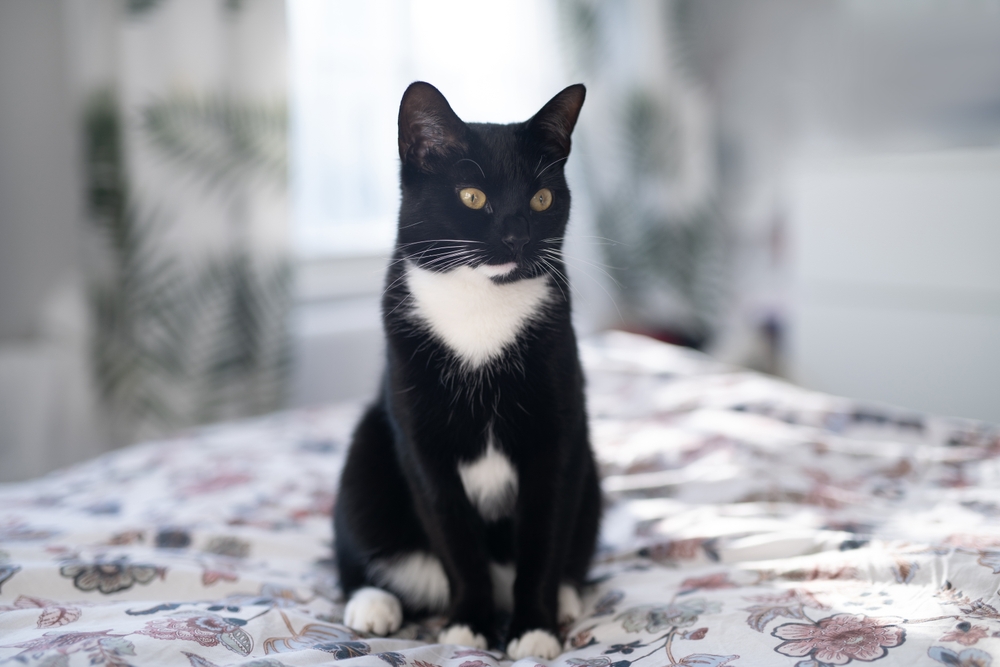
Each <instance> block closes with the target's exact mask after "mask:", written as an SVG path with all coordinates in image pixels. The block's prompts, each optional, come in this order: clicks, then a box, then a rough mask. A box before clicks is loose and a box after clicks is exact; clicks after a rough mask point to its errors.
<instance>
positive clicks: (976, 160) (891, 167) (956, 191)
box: [788, 150, 1000, 422]
mask: <svg viewBox="0 0 1000 667" xmlns="http://www.w3.org/2000/svg"><path fill="white" fill-rule="evenodd" d="M794 174H795V176H794V178H793V179H792V181H791V187H790V193H791V200H790V207H789V222H790V234H791V249H792V266H791V286H792V289H791V294H790V297H791V299H790V322H789V329H790V331H789V334H790V335H789V351H788V352H789V356H788V360H789V374H790V375H791V377H792V379H793V380H795V381H796V382H799V383H801V384H803V385H805V386H808V387H813V388H816V389H820V390H823V391H828V392H833V393H838V394H843V395H847V396H855V397H859V398H867V399H873V400H877V401H883V402H888V403H894V404H898V405H902V406H907V407H912V408H917V409H922V410H930V411H933V412H937V413H944V414H953V415H958V416H964V417H975V418H980V419H988V420H991V421H995V422H1000V151H997V150H991V151H987V150H982V151H962V152H947V153H944V152H942V153H925V154H912V155H892V156H875V157H863V158H850V159H839V160H828V161H821V162H809V163H803V164H801V165H800V166H799V167H798V168H797V169H796V170H795V171H794Z"/></svg>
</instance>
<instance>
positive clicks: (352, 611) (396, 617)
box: [344, 586, 403, 635]
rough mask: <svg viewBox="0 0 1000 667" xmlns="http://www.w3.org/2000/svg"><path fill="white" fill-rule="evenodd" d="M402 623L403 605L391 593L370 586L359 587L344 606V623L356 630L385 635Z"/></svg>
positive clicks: (397, 628)
mask: <svg viewBox="0 0 1000 667" xmlns="http://www.w3.org/2000/svg"><path fill="white" fill-rule="evenodd" d="M402 624H403V605H401V604H400V603H399V598H397V597H396V596H395V595H393V594H392V593H389V592H387V591H383V590H382V589H381V588H373V587H371V586H369V587H366V588H360V589H358V590H357V591H355V592H354V595H352V596H351V601H350V602H348V603H347V606H346V607H345V608H344V625H346V626H347V627H349V628H351V629H353V630H357V631H358V632H372V633H374V634H376V635H387V634H389V633H392V632H395V631H396V630H399V626H400V625H402Z"/></svg>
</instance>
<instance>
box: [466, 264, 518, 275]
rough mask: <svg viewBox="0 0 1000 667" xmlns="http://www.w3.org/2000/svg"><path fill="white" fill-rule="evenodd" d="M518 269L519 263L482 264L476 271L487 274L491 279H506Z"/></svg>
mask: <svg viewBox="0 0 1000 667" xmlns="http://www.w3.org/2000/svg"><path fill="white" fill-rule="evenodd" d="M516 269H517V262H507V263H506V264H480V265H479V266H477V267H476V271H479V272H480V273H485V274H486V275H487V276H489V277H490V278H504V277H506V276H509V275H510V274H511V273H513V272H514V271H515V270H516Z"/></svg>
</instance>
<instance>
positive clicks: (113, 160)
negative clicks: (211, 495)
mask: <svg viewBox="0 0 1000 667" xmlns="http://www.w3.org/2000/svg"><path fill="white" fill-rule="evenodd" d="M51 14H52V16H51V17H46V19H45V20H47V21H49V23H51V22H52V21H53V20H56V21H58V22H59V25H58V26H55V28H56V30H54V31H53V30H49V33H48V34H51V35H54V36H55V40H56V41H54V42H53V43H52V44H51V45H50V46H51V48H54V49H57V50H58V52H59V53H60V54H61V57H60V59H59V64H58V69H59V74H60V83H59V85H60V86H61V87H63V88H65V90H63V91H62V92H61V96H62V99H63V100H65V101H66V103H67V105H68V107H69V109H70V111H69V113H68V114H64V115H66V116H67V118H66V119H65V120H68V122H69V124H70V127H71V131H70V133H69V134H68V135H67V136H69V137H70V140H71V141H73V138H74V137H75V141H73V143H74V144H75V145H74V146H73V147H72V148H70V149H65V147H64V146H63V145H62V144H65V141H63V142H62V144H60V146H61V148H60V150H63V151H64V153H65V155H67V156H73V157H74V158H75V160H74V162H75V163H76V166H77V169H76V171H75V172H74V175H75V178H69V179H65V182H63V183H62V184H61V187H63V188H74V189H76V194H75V196H76V201H78V202H79V206H78V208H79V209H80V210H79V211H77V212H76V213H75V214H71V215H64V216H62V217H61V218H60V220H59V222H58V226H59V227H60V230H61V231H64V232H67V233H71V235H72V238H74V239H75V244H74V245H75V247H74V249H73V252H72V253H71V257H70V258H69V260H67V261H68V263H69V264H72V265H73V270H72V271H71V272H70V275H71V276H72V279H71V280H69V281H68V282H69V285H68V287H67V288H66V289H64V290H63V292H62V293H61V296H59V297H58V298H55V297H53V298H52V299H50V301H51V304H50V305H49V306H47V309H48V311H52V312H51V314H49V315H47V316H46V317H47V319H46V320H45V321H46V322H50V324H47V325H46V326H45V327H42V328H40V329H39V330H38V331H39V333H38V337H39V340H44V341H45V345H44V346H43V347H44V349H45V350H46V351H45V352H40V353H39V354H40V358H43V359H44V362H40V363H42V365H44V366H45V367H47V368H48V367H52V368H49V371H48V375H50V376H52V377H54V378H56V380H55V381H52V382H47V383H43V384H44V387H42V388H40V389H39V390H38V391H37V392H36V394H37V396H35V397H34V398H31V399H28V398H25V397H21V398H20V401H21V404H22V405H27V404H29V403H30V406H29V407H30V410H28V411H27V412H26V411H23V410H19V412H21V413H22V414H21V415H20V417H19V418H20V422H19V423H20V427H19V428H15V429H7V430H6V431H5V434H4V435H3V436H2V438H3V440H4V442H3V443H2V446H0V452H2V453H3V464H4V465H3V466H0V467H2V468H3V472H2V473H0V477H2V478H7V479H12V478H17V477H24V476H28V475H30V474H35V473H38V472H42V471H44V470H46V469H50V468H52V467H54V466H56V465H61V464H65V463H69V462H72V461H75V460H80V459H82V458H86V457H87V456H90V455H92V454H93V453H95V452H96V451H100V450H102V449H106V448H109V447H111V446H115V445H121V444H125V443H128V442H133V441H136V440H138V439H142V438H147V437H153V436H157V435H160V434H165V433H169V432H171V431H174V430H176V429H178V428H183V427H186V426H189V425H193V424H197V423H204V422H207V421H213V420H216V419H220V418H227V417H233V416H242V415H249V414H257V413H261V412H264V411H268V410H273V409H275V408H277V407H280V406H281V405H283V404H284V401H285V393H286V387H287V375H288V367H289V342H288V332H287V314H288V311H289V301H290V298H289V282H290V281H289V262H288V258H287V251H288V243H287V240H286V238H287V233H288V230H287V222H286V218H287V215H286V195H285V190H286V171H287V159H286V152H287V149H286V143H287V141H286V135H287V130H286V127H287V112H286V102H285V100H286V80H287V74H286V68H287V56H286V52H287V38H286V26H285V4H284V2H283V1H282V0H62V2H60V3H58V11H55V12H51ZM35 27H37V26H36V24H31V25H28V24H27V23H25V25H24V26H23V29H25V30H28V29H35ZM49 27H50V28H51V27H52V26H49ZM32 67H33V64H32V63H30V62H26V63H25V64H24V65H23V67H22V69H23V70H24V71H26V72H29V73H31V74H34V75H36V76H42V73H40V72H35V71H34V70H32V69H31V68H32ZM46 85H52V84H46ZM60 122H62V121H60ZM15 222H16V224H29V223H28V222H27V221H21V220H18V221H15ZM54 243H55V234H53V235H52V237H51V238H50V239H48V245H53V244H54ZM42 254H43V255H44V254H45V253H44V252H43V253H42ZM50 255H51V253H50ZM50 259H51V258H50ZM15 278H16V276H15ZM39 349H42V348H39ZM53 364H55V365H56V366H58V368H55V367H53ZM36 366H38V368H42V366H41V365H37V364H36ZM0 370H2V368H0ZM21 375H22V377H23V376H28V375H37V373H36V372H34V371H32V370H31V369H24V370H23V372H22V373H21ZM15 379H16V378H15V376H14V375H13V374H12V375H10V380H9V383H8V384H11V383H14V382H15ZM0 384H2V378H0ZM3 389H4V387H0V390H3ZM0 395H3V394H2V393H0ZM11 405H12V404H11V403H10V402H9V401H8V402H7V404H6V409H8V410H10V406H11ZM67 405H69V406H75V407H74V409H67ZM3 408H4V406H0V409H3ZM29 412H30V414H31V416H30V417H29V416H25V415H27V414H28V413H29Z"/></svg>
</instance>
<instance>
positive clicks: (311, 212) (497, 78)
mask: <svg viewBox="0 0 1000 667" xmlns="http://www.w3.org/2000/svg"><path fill="white" fill-rule="evenodd" d="M288 6H289V15H288V19H289V20H288V25H289V31H290V43H291V48H290V61H291V84H292V93H291V125H292V127H291V196H292V211H293V229H292V237H293V244H294V248H295V250H296V252H297V254H298V255H299V256H300V257H302V258H304V259H316V258H332V257H344V256H358V255H368V256H371V255H387V254H388V253H389V251H390V249H391V247H392V242H393V239H394V237H395V221H396V213H397V207H398V205H399V186H398V179H397V170H398V152H397V148H396V116H397V112H398V108H399V100H400V97H401V95H402V93H403V90H405V88H406V86H407V85H408V84H409V83H410V82H411V81H415V80H424V81H428V82H430V83H432V84H434V85H435V86H437V87H438V88H439V89H440V90H441V92H442V93H444V95H445V96H446V97H447V98H448V100H449V102H450V103H451V105H452V107H453V108H454V109H455V111H456V113H458V115H459V116H461V117H462V118H464V119H466V120H471V121H493V122H512V121H521V120H525V119H527V118H528V117H530V116H531V114H533V113H534V112H535V111H537V110H538V109H539V108H540V107H541V105H542V104H543V103H544V102H545V101H546V100H548V99H549V98H550V97H551V96H552V95H554V94H555V93H556V92H557V91H558V90H560V89H561V88H562V87H563V86H565V85H566V83H567V82H566V80H565V77H564V76H563V73H562V71H561V61H560V57H559V56H560V54H559V48H558V42H559V35H558V34H557V24H556V17H555V7H554V5H553V4H552V3H550V2H541V1H539V0H504V2H496V3H487V2H472V1H469V0H366V1H365V2H328V1H327V0H290V1H289V5H288Z"/></svg>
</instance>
